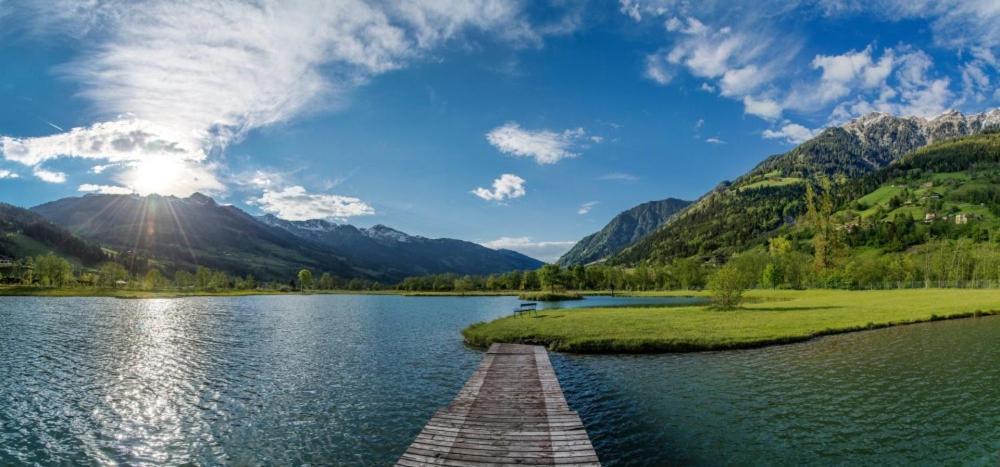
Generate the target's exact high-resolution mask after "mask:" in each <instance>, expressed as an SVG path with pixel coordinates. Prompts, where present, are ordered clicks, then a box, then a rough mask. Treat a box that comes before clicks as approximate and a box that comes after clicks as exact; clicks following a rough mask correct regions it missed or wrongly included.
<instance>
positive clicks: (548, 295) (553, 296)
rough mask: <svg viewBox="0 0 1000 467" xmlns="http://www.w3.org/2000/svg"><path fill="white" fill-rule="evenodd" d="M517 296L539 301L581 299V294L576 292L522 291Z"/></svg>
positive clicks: (522, 298)
mask: <svg viewBox="0 0 1000 467" xmlns="http://www.w3.org/2000/svg"><path fill="white" fill-rule="evenodd" d="M517 298H519V299H521V300H533V301H539V302H558V301H562V300H583V295H580V294H579V293H576V292H522V293H520V294H518V296H517Z"/></svg>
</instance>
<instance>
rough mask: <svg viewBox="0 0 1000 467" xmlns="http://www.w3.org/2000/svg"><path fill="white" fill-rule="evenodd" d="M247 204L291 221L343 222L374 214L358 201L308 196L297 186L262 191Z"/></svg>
mask: <svg viewBox="0 0 1000 467" xmlns="http://www.w3.org/2000/svg"><path fill="white" fill-rule="evenodd" d="M249 203H250V204H253V205H256V206H259V207H260V209H261V210H262V211H264V212H266V213H270V214H274V215H276V216H278V217H280V218H282V219H287V220H291V221H304V220H309V219H337V220H346V219H348V218H351V217H357V216H369V215H372V214H375V209H374V208H372V207H371V206H370V205H369V204H368V203H365V202H364V201H362V200H360V199H358V198H354V197H350V196H340V195H331V194H324V193H309V192H308V191H306V189H305V188H303V187H301V186H298V185H294V186H289V187H285V188H281V189H269V188H265V189H264V193H263V194H262V195H261V196H260V198H257V199H252V200H250V201H249Z"/></svg>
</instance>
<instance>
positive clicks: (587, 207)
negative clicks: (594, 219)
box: [576, 201, 599, 216]
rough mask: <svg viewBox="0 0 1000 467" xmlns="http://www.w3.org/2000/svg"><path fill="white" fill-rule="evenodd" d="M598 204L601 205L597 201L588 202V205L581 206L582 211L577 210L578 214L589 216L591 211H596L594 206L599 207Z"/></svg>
mask: <svg viewBox="0 0 1000 467" xmlns="http://www.w3.org/2000/svg"><path fill="white" fill-rule="evenodd" d="M598 204H599V203H598V202H597V201H588V202H586V203H583V204H581V205H580V209H577V210H576V213H577V214H579V215H581V216H582V215H584V214H589V213H590V210H591V209H594V206H597V205H598Z"/></svg>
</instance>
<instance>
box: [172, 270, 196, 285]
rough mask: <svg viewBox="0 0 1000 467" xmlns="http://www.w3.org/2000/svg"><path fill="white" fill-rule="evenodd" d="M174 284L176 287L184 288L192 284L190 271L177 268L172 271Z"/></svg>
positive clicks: (192, 279) (192, 278)
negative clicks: (175, 270)
mask: <svg viewBox="0 0 1000 467" xmlns="http://www.w3.org/2000/svg"><path fill="white" fill-rule="evenodd" d="M174 285H175V286H176V287H178V288H181V289H184V288H188V287H191V286H192V285H194V276H192V275H191V273H190V272H187V271H185V270H183V269H178V270H177V272H175V273H174Z"/></svg>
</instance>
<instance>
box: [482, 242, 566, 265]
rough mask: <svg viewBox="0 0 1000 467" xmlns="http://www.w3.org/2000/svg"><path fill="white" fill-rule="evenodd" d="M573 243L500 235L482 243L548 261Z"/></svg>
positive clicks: (554, 259)
mask: <svg viewBox="0 0 1000 467" xmlns="http://www.w3.org/2000/svg"><path fill="white" fill-rule="evenodd" d="M575 244H576V242H573V241H534V240H532V239H531V237H500V238H498V239H496V240H491V241H488V242H483V243H482V245H483V246H485V247H487V248H493V249H507V250H514V251H517V252H519V253H523V254H526V255H528V256H531V257H533V258H537V259H540V260H542V261H545V262H549V263H552V262H555V261H556V260H557V259H559V257H560V256H562V255H563V253H566V252H567V251H569V249H570V248H572V247H573V245H575Z"/></svg>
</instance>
